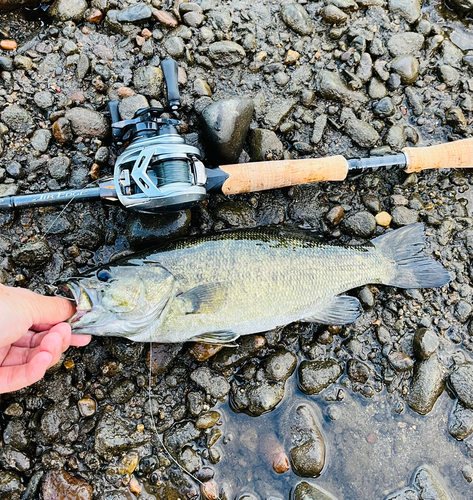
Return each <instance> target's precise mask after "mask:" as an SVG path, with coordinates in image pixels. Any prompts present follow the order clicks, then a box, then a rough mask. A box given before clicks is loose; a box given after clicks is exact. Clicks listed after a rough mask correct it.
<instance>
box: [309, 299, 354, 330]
mask: <svg viewBox="0 0 473 500" xmlns="http://www.w3.org/2000/svg"><path fill="white" fill-rule="evenodd" d="M361 312H362V308H361V304H360V301H359V300H358V299H357V298H355V297H349V296H347V295H342V296H341V297H334V298H333V299H332V300H330V301H329V302H325V303H324V304H322V305H319V306H318V307H317V309H316V310H315V311H314V312H313V313H311V314H310V316H308V317H306V318H304V319H303V320H301V321H307V322H308V323H322V324H324V325H348V324H349V323H353V322H354V321H355V320H356V318H358V316H359V315H360V314H361Z"/></svg>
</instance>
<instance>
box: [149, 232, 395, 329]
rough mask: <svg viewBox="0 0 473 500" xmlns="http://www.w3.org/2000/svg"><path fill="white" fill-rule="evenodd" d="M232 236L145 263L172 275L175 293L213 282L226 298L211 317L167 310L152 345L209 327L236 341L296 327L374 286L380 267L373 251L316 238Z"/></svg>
mask: <svg viewBox="0 0 473 500" xmlns="http://www.w3.org/2000/svg"><path fill="white" fill-rule="evenodd" d="M233 236H235V235H233ZM238 236H239V237H240V238H235V237H228V236H226V235H221V236H220V237H219V238H218V240H209V239H203V240H201V241H197V242H194V243H193V244H192V246H184V247H183V248H182V249H177V248H176V249H171V250H168V251H164V252H162V253H160V254H153V255H151V256H149V257H148V259H146V258H145V259H144V262H146V261H150V260H151V261H153V262H159V264H161V265H162V266H163V267H165V268H166V269H168V270H169V271H170V272H171V273H173V274H175V275H179V280H182V284H181V287H180V289H181V290H185V289H189V288H193V287H196V286H199V285H205V284H209V285H213V284H214V283H217V285H216V286H217V288H219V289H220V293H222V294H225V300H224V301H223V302H222V303H221V304H220V306H219V307H218V308H216V311H215V312H213V313H204V314H199V315H189V314H187V315H182V314H181V311H179V309H176V310H174V311H173V310H172V309H171V310H170V312H169V316H168V317H167V318H166V319H165V321H164V322H163V324H162V325H161V326H160V327H159V332H156V336H154V335H153V337H154V338H156V339H158V338H163V339H168V338H172V337H173V336H175V335H177V333H178V332H179V331H181V330H192V331H193V332H195V334H196V335H201V334H204V333H206V332H208V331H209V328H210V329H211V330H215V331H233V332H235V333H238V334H240V335H241V334H243V333H244V332H246V331H248V329H252V330H253V331H257V332H262V331H267V330H270V329H272V328H275V327H277V326H281V325H285V324H288V323H291V322H293V321H297V320H298V319H300V318H301V317H304V316H305V315H307V314H310V312H311V311H312V309H313V308H314V304H317V303H319V302H322V301H326V300H327V299H328V298H331V297H333V296H334V295H337V294H338V293H340V292H343V291H345V290H347V289H350V288H355V287H358V286H361V285H364V284H365V283H368V282H371V283H379V282H380V281H381V275H380V273H381V272H382V271H383V270H384V268H385V266H384V268H383V266H382V256H381V255H379V252H377V251H376V249H375V247H374V246H373V245H370V246H367V247H363V248H360V247H342V246H332V245H327V244H320V243H319V242H318V241H317V240H316V239H315V238H312V239H310V238H307V240H304V241H303V244H301V241H300V240H297V239H295V238H288V237H286V236H285V235H279V234H275V235H274V236H272V238H264V239H263V238H262V237H261V233H259V234H258V233H257V232H246V231H244V232H241V233H239V234H238ZM354 263H355V267H353V264H354ZM196 269H199V272H197V273H196V271H195V270H196ZM354 269H355V272H353V270H354ZM218 293H219V292H218V291H217V292H216V294H218ZM219 299H220V298H219V297H216V298H215V300H219ZM242 312H244V314H242Z"/></svg>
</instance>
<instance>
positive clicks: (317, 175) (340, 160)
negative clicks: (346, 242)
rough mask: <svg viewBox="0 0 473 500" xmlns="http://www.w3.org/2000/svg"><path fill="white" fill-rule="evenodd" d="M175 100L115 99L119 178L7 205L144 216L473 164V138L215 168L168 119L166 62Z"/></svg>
mask: <svg viewBox="0 0 473 500" xmlns="http://www.w3.org/2000/svg"><path fill="white" fill-rule="evenodd" d="M161 68H162V70H163V75H164V80H165V83H166V90H167V101H168V105H167V106H165V107H164V108H144V109H141V110H139V111H137V112H136V113H135V116H134V118H133V119H131V120H120V115H119V112H118V101H112V102H110V103H109V110H110V115H111V118H112V140H113V142H114V143H115V144H116V145H123V144H127V146H126V148H125V150H124V151H123V153H122V154H121V155H120V156H119V157H118V159H117V162H116V164H115V169H114V176H113V177H111V178H109V179H106V180H104V181H102V182H100V183H99V186H98V187H90V188H83V189H73V190H66V191H51V192H45V193H34V194H25V195H19V196H6V197H3V198H1V197H0V210H12V209H15V208H23V207H24V208H27V207H38V206H47V205H59V204H65V203H70V202H72V201H73V202H84V201H87V202H88V201H95V200H102V201H103V202H106V203H107V202H108V203H115V204H121V205H122V206H123V207H124V208H126V209H130V210H133V211H137V212H142V213H165V212H176V211H180V210H184V209H187V208H189V207H192V206H194V205H196V204H197V203H199V202H201V201H203V200H204V199H205V197H206V196H207V193H220V194H222V193H223V194H225V195H230V194H240V193H250V192H255V191H264V190H267V189H276V188H282V187H288V186H294V185H298V184H308V183H315V182H322V181H343V180H345V179H346V177H347V176H348V175H349V174H351V173H353V174H360V173H364V172H367V171H373V170H376V169H379V168H399V169H404V171H405V172H406V173H412V172H420V171H422V170H426V169H438V168H473V138H469V139H463V140H459V141H454V142H449V143H445V144H439V145H436V146H427V147H408V148H404V149H403V150H402V153H399V154H395V155H387V156H376V157H369V158H354V159H349V160H347V159H346V158H344V157H343V156H341V155H337V156H332V157H328V158H308V159H302V160H280V161H262V162H252V163H239V164H234V165H222V166H219V167H216V168H207V167H205V165H204V164H203V162H202V155H201V152H200V150H199V149H198V148H196V147H194V146H190V145H188V144H186V143H185V142H184V139H183V137H181V136H180V135H179V133H178V131H177V128H176V127H177V126H178V125H179V123H180V122H179V120H177V119H174V118H167V117H165V118H163V117H162V115H163V114H165V113H167V114H168V115H169V114H170V115H173V114H175V113H176V112H177V111H178V109H179V107H180V96H179V89H178V83H177V63H176V62H175V61H174V60H173V59H167V60H164V61H162V62H161Z"/></svg>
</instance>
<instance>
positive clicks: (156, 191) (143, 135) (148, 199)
mask: <svg viewBox="0 0 473 500" xmlns="http://www.w3.org/2000/svg"><path fill="white" fill-rule="evenodd" d="M161 68H162V70H163V74H164V80H165V82H166V89H167V100H168V103H169V104H168V105H167V106H166V107H164V108H144V109H140V110H139V111H137V112H136V113H135V117H134V118H133V119H132V120H123V121H120V117H119V114H118V101H112V102H110V103H109V110H110V114H111V117H112V139H113V141H114V142H115V143H116V144H117V145H120V144H123V143H125V142H129V144H128V146H127V147H126V149H125V151H124V152H123V153H122V154H121V155H120V157H119V158H118V160H117V162H116V164H115V173H114V182H113V183H114V186H115V190H116V194H117V197H118V199H119V201H120V203H121V204H122V205H123V206H124V207H125V208H129V209H131V210H135V211H139V212H146V213H157V212H158V213H162V212H175V211H179V210H185V209H187V208H189V207H191V206H193V205H195V204H196V203H198V202H200V201H202V200H204V199H205V196H206V194H207V192H206V189H205V183H206V181H207V174H206V169H205V166H204V164H203V163H202V161H201V160H200V157H201V154H200V151H199V150H198V149H197V148H195V147H193V146H189V145H188V144H185V142H184V139H183V138H182V137H181V136H180V135H179V133H178V131H177V129H176V127H177V126H178V125H179V123H180V122H179V120H175V119H171V118H162V117H161V116H162V115H163V114H164V113H176V112H177V110H178V109H179V107H180V97H179V88H178V82H177V71H178V69H177V64H176V61H174V60H173V59H167V60H165V61H162V63H161Z"/></svg>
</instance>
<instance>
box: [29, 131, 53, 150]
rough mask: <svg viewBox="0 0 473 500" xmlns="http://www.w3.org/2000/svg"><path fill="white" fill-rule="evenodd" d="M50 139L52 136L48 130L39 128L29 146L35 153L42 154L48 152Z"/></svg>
mask: <svg viewBox="0 0 473 500" xmlns="http://www.w3.org/2000/svg"><path fill="white" fill-rule="evenodd" d="M51 138H52V134H51V132H50V131H49V130H45V129H42V128H39V129H38V130H35V132H34V134H33V137H32V138H31V141H30V142H31V145H32V146H33V147H34V148H35V149H36V151H39V152H40V153H44V152H45V151H47V150H48V147H49V142H50V141H51Z"/></svg>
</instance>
